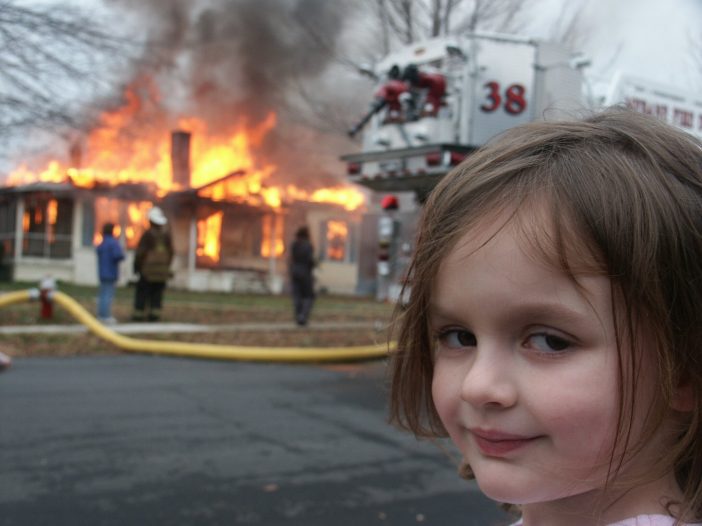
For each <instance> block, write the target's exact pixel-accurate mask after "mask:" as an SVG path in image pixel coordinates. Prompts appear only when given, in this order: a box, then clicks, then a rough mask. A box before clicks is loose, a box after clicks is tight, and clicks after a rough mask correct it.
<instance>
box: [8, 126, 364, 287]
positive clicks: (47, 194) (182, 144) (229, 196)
mask: <svg viewBox="0 0 702 526" xmlns="http://www.w3.org/2000/svg"><path fill="white" fill-rule="evenodd" d="M274 125H275V119H274V117H270V118H269V119H268V120H267V121H266V122H264V123H262V124H261V125H259V127H258V128H257V129H253V130H251V129H249V130H244V129H241V130H239V131H237V133H235V134H234V136H232V137H230V138H229V140H228V142H225V143H222V144H219V145H216V144H212V143H209V144H206V143H207V141H202V140H200V138H198V137H197V136H195V137H193V135H191V133H189V132H185V131H176V132H173V133H172V134H171V137H170V151H168V150H169V149H168V148H165V149H164V148H162V145H161V144H156V145H155V146H156V151H161V152H164V151H165V152H166V153H165V155H166V156H167V158H166V159H165V160H164V159H161V158H159V159H157V160H156V161H155V162H153V166H154V167H155V168H154V169H153V171H152V173H151V174H149V173H148V171H144V170H139V169H136V168H135V167H134V166H131V167H130V166H126V164H125V163H122V166H121V167H118V170H109V171H105V170H99V169H95V168H94V167H89V168H81V167H79V166H78V163H77V162H75V161H74V162H75V164H74V165H73V166H69V167H67V166H62V165H61V164H60V163H58V162H55V161H53V162H51V163H49V164H48V165H47V167H46V169H45V170H43V171H29V170H27V169H25V168H20V169H18V170H17V171H15V172H13V173H12V174H10V177H9V185H8V186H6V187H4V188H2V189H0V244H1V246H2V253H3V262H4V263H5V267H6V268H8V267H9V268H11V270H12V276H13V278H14V279H15V280H29V281H34V280H38V279H41V277H43V276H45V275H47V274H51V275H52V276H53V277H55V278H57V279H60V280H64V281H68V282H74V283H83V284H95V283H97V269H96V261H95V250H94V247H95V245H96V244H97V243H99V241H100V232H101V229H102V225H104V224H105V223H106V222H111V223H114V224H115V225H116V227H117V228H116V233H117V235H118V236H119V238H120V239H121V241H122V243H123V245H124V246H125V247H126V249H127V255H128V257H127V261H126V263H125V264H124V268H123V273H122V276H123V277H122V280H123V281H125V282H126V281H128V280H130V279H133V278H134V276H133V274H132V272H131V268H132V265H131V263H132V257H133V251H134V249H135V248H136V244H137V242H138V240H139V238H140V236H141V234H142V233H143V232H144V230H145V229H146V228H148V220H147V212H148V210H149V209H150V208H151V206H153V205H154V204H158V205H159V206H160V207H162V208H163V210H164V211H165V212H166V215H167V216H168V218H169V227H170V229H171V232H172V234H173V239H174V244H175V260H174V264H173V272H174V275H173V280H172V285H173V286H174V287H178V288H184V289H189V290H213V291H252V292H274V293H278V292H281V291H282V290H283V288H284V285H285V281H286V280H285V277H286V272H287V265H286V251H285V247H286V244H287V242H288V241H290V240H291V239H292V237H293V233H294V231H295V230H296V229H297V227H299V226H300V225H301V224H307V225H309V227H310V231H311V233H312V237H313V242H314V244H315V247H317V250H318V257H319V260H320V265H319V269H318V286H319V287H321V288H323V289H325V290H328V291H329V292H334V293H354V292H356V286H357V274H358V272H357V257H358V250H357V245H358V230H359V225H360V222H361V210H362V205H363V203H364V196H363V194H361V193H360V192H359V191H358V190H356V189H355V188H352V187H335V188H321V189H317V190H315V191H313V192H309V191H306V190H303V189H301V188H298V187H296V186H294V185H288V186H286V187H283V186H271V185H268V184H266V177H267V172H269V171H270V170H272V168H271V167H269V166H264V167H263V168H255V163H254V162H253V160H252V159H250V155H251V152H250V151H249V148H248V144H249V142H250V141H251V140H256V135H257V134H258V135H260V134H262V133H265V132H266V130H267V129H269V128H270V127H272V126H274ZM164 166H166V167H167V168H168V170H167V172H169V173H164V170H163V167H164ZM235 167H238V168H236V169H234V168H235Z"/></svg>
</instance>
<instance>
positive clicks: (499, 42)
mask: <svg viewBox="0 0 702 526" xmlns="http://www.w3.org/2000/svg"><path fill="white" fill-rule="evenodd" d="M583 65H584V63H583V61H582V59H581V58H580V57H578V56H574V55H572V54H571V53H570V52H569V51H568V50H566V49H564V48H563V47H561V46H559V45H558V44H554V43H551V42H543V41H537V40H532V39H526V38H519V37H513V36H506V35H497V34H470V35H467V36H463V37H445V38H435V39H432V40H428V41H425V42H421V43H417V44H413V45H410V46H408V47H406V48H404V49H401V50H400V51H397V52H395V53H392V54H390V55H388V56H387V57H385V58H384V59H383V60H382V61H381V62H379V63H378V64H377V65H376V66H375V67H374V68H373V70H372V71H370V72H369V73H370V74H371V75H373V76H374V78H376V79H377V82H378V87H377V91H376V93H375V98H374V100H373V103H372V105H371V108H370V110H369V111H368V113H367V114H366V115H365V116H364V117H363V119H361V120H360V121H359V123H358V124H356V126H354V127H353V128H352V129H351V130H350V131H349V134H350V135H352V136H355V135H356V134H357V133H359V132H362V134H363V135H362V146H361V151H360V153H355V154H350V155H346V156H344V157H343V159H344V160H345V161H346V162H347V163H348V165H347V172H348V176H349V178H350V179H351V181H353V182H356V183H359V184H362V185H364V186H367V187H369V188H371V189H373V190H376V191H381V192H385V191H406V190H412V191H415V192H416V193H417V194H418V196H419V197H420V200H421V199H422V197H423V195H424V194H425V193H426V191H428V190H429V189H430V188H431V187H433V186H434V184H435V183H436V181H437V180H438V179H439V178H440V177H441V176H442V175H444V174H445V173H446V172H447V171H448V170H450V168H451V167H453V166H454V165H456V164H458V163H459V162H460V161H461V160H462V159H463V158H464V157H465V156H466V155H467V154H468V153H469V152H471V151H472V150H474V149H475V148H477V147H479V146H480V145H482V144H484V143H485V141H487V140H488V139H489V138H490V137H492V136H493V135H495V134H497V133H499V132H501V131H503V130H505V129H507V128H511V127H512V126H515V125H517V124H521V123H525V122H529V121H532V120H534V119H540V118H556V117H558V116H559V115H562V114H563V113H564V112H565V113H568V114H573V113H574V112H577V111H578V110H580V109H582V108H583V107H584V104H583V97H582V85H583V78H582V71H581V70H582V66H583Z"/></svg>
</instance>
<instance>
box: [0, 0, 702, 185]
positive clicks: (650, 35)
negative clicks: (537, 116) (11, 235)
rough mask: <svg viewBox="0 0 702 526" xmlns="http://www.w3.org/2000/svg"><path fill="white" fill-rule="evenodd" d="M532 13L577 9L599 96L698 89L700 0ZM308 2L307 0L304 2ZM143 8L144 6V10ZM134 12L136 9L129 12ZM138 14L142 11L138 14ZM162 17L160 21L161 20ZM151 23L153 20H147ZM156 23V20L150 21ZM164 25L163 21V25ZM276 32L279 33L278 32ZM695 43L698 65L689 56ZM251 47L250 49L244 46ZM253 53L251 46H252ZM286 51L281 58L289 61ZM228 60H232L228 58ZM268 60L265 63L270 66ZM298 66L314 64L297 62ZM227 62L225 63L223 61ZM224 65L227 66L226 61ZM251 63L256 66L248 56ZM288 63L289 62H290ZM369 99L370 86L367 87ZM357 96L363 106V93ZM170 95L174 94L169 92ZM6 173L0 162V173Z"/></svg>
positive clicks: (552, 6)
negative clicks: (631, 85) (620, 82)
mask: <svg viewBox="0 0 702 526" xmlns="http://www.w3.org/2000/svg"><path fill="white" fill-rule="evenodd" d="M16 1H17V2H18V3H24V4H33V3H36V2H40V3H44V4H45V3H51V2H58V1H59V0H16ZM188 1H190V0H150V1H149V2H146V3H144V2H139V1H138V0H63V2H61V3H72V4H74V5H78V6H81V7H88V8H91V9H97V10H98V11H100V10H101V6H102V5H104V4H106V3H111V4H113V5H114V4H117V5H119V4H124V5H133V6H138V5H142V6H143V5H161V6H169V5H170V6H173V7H175V6H177V5H187V2H188ZM199 1H201V2H208V1H210V2H213V3H215V2H219V3H222V2H221V0H199ZM326 1H327V2H329V3H330V4H332V5H333V4H334V3H336V2H339V4H340V6H341V5H343V4H344V2H347V1H349V0H326ZM531 1H532V2H533V4H532V5H533V6H534V8H533V10H532V12H531V13H530V21H528V25H527V26H526V28H525V31H524V34H525V36H534V37H548V36H549V34H550V33H552V28H553V25H554V24H555V23H556V19H557V18H558V15H559V14H560V13H561V12H562V11H563V9H564V8H565V9H570V10H573V9H576V8H577V7H578V6H582V9H581V10H580V11H579V13H580V20H579V26H580V27H581V30H582V33H583V35H582V38H581V41H582V46H581V47H579V49H577V51H582V52H583V53H584V54H585V55H586V56H587V57H588V58H589V59H590V60H591V66H590V67H588V68H587V69H586V75H587V77H588V79H589V81H590V84H591V85H593V86H595V87H598V86H599V87H600V91H599V92H604V91H605V89H606V88H604V87H602V86H606V85H607V84H608V83H609V82H610V81H611V79H612V78H613V77H614V75H615V74H616V73H617V72H618V71H620V72H623V73H628V74H631V75H635V76H638V77H643V78H646V79H650V80H652V81H655V82H659V83H663V84H672V85H673V86H674V87H676V88H678V89H681V90H684V91H702V0H531ZM230 2H231V4H230V5H231V6H232V9H231V11H232V14H234V11H235V9H234V6H237V5H239V6H240V7H241V6H242V5H243V4H248V5H254V6H255V5H259V6H260V7H259V9H262V10H265V8H266V6H268V7H273V6H276V7H277V6H284V5H287V4H290V3H293V4H294V3H296V2H299V3H300V4H302V3H303V1H302V0H265V1H263V0H261V1H259V2H258V4H257V3H256V2H253V1H251V0H230ZM306 3H307V4H313V3H314V2H312V1H306ZM144 10H145V8H144ZM133 12H134V14H136V13H137V12H138V10H136V9H134V10H133ZM142 14H143V12H142ZM166 18H167V17H162V20H163V19H166ZM120 20H121V23H122V27H124V26H127V27H131V28H134V27H136V26H137V25H136V24H132V23H130V22H127V21H126V20H125V19H124V18H121V19H120ZM152 20H153V19H152ZM156 20H158V18H157V19H156ZM164 23H165V22H164ZM273 29H274V28H273ZM278 33H280V32H278ZM694 42H697V44H696V45H697V46H699V47H698V49H697V56H698V57H699V59H698V62H697V63H695V60H694V58H693V55H694V52H693V50H694V49H695V45H694ZM248 49H251V46H248ZM254 49H255V48H254ZM290 56H291V55H290V53H287V56H286V57H283V58H282V60H285V61H287V62H291V60H290ZM230 58H232V57H230ZM270 59H271V57H268V58H267V59H266V61H265V62H267V63H268V62H270ZM300 60H301V62H299V64H301V65H304V64H309V63H317V62H319V61H316V60H310V57H309V54H308V56H307V59H306V60H303V59H300ZM228 62H231V60H229V61H228ZM228 62H227V63H228ZM253 62H257V59H256V57H254V60H253ZM291 63H293V62H291ZM340 83H341V84H343V82H342V81H340V80H339V77H338V74H333V75H332V79H331V80H329V79H326V80H325V79H322V80H321V81H320V83H319V84H318V86H320V87H322V88H320V89H324V90H326V89H328V88H329V86H332V87H333V86H336V88H333V89H338V86H339V84H340ZM368 89H369V95H368V98H370V97H371V95H372V92H371V90H372V87H370V86H369V87H368ZM360 95H361V96H363V97H364V98H363V100H364V102H362V104H366V102H365V100H366V99H365V94H360ZM170 96H171V97H173V96H174V91H173V90H171V91H170ZM4 170H7V165H3V160H2V159H0V172H1V171H4Z"/></svg>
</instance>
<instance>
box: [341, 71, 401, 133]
mask: <svg viewBox="0 0 702 526" xmlns="http://www.w3.org/2000/svg"><path fill="white" fill-rule="evenodd" d="M401 76H402V75H401V70H400V67H399V66H398V65H397V64H395V65H393V66H392V67H391V68H390V69H389V70H388V74H387V81H386V82H385V84H383V85H382V86H380V88H378V91H376V92H375V95H374V98H373V102H372V103H371V107H370V109H369V110H368V113H366V114H365V115H364V116H363V118H362V119H361V120H360V121H359V122H358V123H357V124H356V125H355V126H354V127H353V128H351V129H350V130H349V132H348V134H349V136H350V137H353V136H354V135H356V134H357V133H358V132H359V131H360V130H361V129H362V128H363V127H364V126H365V125H366V124H367V123H368V121H369V120H370V119H371V117H373V115H375V114H376V113H378V112H379V111H380V110H382V109H383V108H386V110H385V117H384V118H383V122H384V123H386V124H387V123H394V122H403V121H404V119H405V103H406V100H407V99H409V98H410V94H409V85H408V84H407V83H406V82H405V81H404V80H402V78H401Z"/></svg>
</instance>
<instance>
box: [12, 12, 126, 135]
mask: <svg viewBox="0 0 702 526" xmlns="http://www.w3.org/2000/svg"><path fill="white" fill-rule="evenodd" d="M126 46H127V41H126V40H125V39H122V38H120V37H118V36H114V35H113V33H111V32H110V31H108V30H107V29H106V27H104V26H101V25H99V23H98V19H97V17H96V16H95V15H94V14H92V13H88V12H85V11H82V10H79V9H77V8H75V7H70V6H65V5H52V6H47V5H39V4H35V5H32V6H26V5H20V4H19V3H18V2H16V1H12V0H0V50H2V51H1V52H0V136H2V137H6V136H8V135H11V134H13V133H17V132H18V131H20V130H24V129H27V128H31V127H40V128H43V129H50V130H59V129H62V128H64V127H67V126H72V125H75V124H76V122H77V119H78V118H79V116H80V112H79V111H78V107H77V106H76V99H77V98H79V97H80V96H81V94H85V93H86V92H89V91H90V89H91V88H92V87H94V86H95V85H96V84H98V83H100V82H103V81H104V80H105V76H106V71H107V59H108V58H109V59H110V60H112V59H114V58H115V57H116V56H119V55H122V54H123V53H125V50H126Z"/></svg>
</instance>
